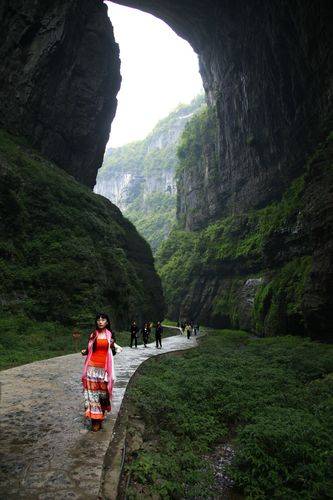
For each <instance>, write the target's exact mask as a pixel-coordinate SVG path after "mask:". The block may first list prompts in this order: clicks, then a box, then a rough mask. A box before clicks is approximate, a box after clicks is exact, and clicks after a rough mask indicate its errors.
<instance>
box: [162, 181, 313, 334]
mask: <svg viewBox="0 0 333 500" xmlns="http://www.w3.org/2000/svg"><path fill="white" fill-rule="evenodd" d="M303 184H304V179H303V177H300V178H298V179H296V180H295V181H294V183H293V184H292V185H291V186H290V188H289V189H288V190H287V192H286V194H285V195H284V197H283V198H282V200H281V201H280V202H274V203H272V204H271V205H269V206H267V207H265V208H263V209H260V210H255V211H251V212H249V213H248V214H246V215H245V214H242V215H234V216H229V217H226V218H224V219H221V220H219V221H217V222H214V223H212V224H210V225H208V227H207V228H205V229H203V230H201V231H195V232H194V231H184V230H180V229H175V230H173V231H172V232H171V234H170V236H169V238H168V240H167V241H165V242H164V243H163V244H162V246H161V248H160V249H159V251H158V253H157V256H156V264H157V268H158V270H159V273H160V276H161V278H162V283H163V287H164V293H165V297H166V302H167V304H181V303H182V301H183V300H184V299H185V297H186V295H187V293H188V291H189V290H191V289H192V288H194V287H195V285H196V280H197V279H198V277H199V278H200V276H204V275H205V274H212V273H213V274H216V275H217V274H218V273H220V274H221V275H224V276H225V277H226V278H228V277H230V276H233V282H231V284H230V286H229V287H228V290H226V293H225V295H224V296H216V297H215V298H214V301H213V302H212V316H214V315H215V316H217V317H218V316H221V315H228V316H229V317H230V320H231V321H230V322H231V323H232V324H233V325H234V326H237V323H238V315H237V307H238V304H237V302H238V300H237V290H238V287H239V284H240V283H241V282H244V279H245V278H246V277H247V276H251V277H255V276H257V275H258V273H259V272H264V271H266V270H267V269H269V267H270V265H271V264H272V263H273V262H270V261H269V260H270V258H269V251H270V250H269V244H270V241H271V238H272V235H274V234H279V232H280V231H284V229H285V228H286V227H288V226H289V225H290V224H292V223H295V221H296V220H297V217H298V214H299V209H300V206H301V203H302V191H303ZM303 263H306V265H303ZM278 264H279V263H277V265H278ZM298 264H299V265H298ZM310 267H311V258H310V257H309V256H304V257H301V258H300V260H297V259H296V260H295V261H294V263H290V264H288V265H287V267H286V269H284V268H282V269H281V270H278V271H277V275H276V278H275V280H273V281H272V282H271V283H270V284H269V285H268V284H267V285H265V286H264V288H265V290H266V292H265V297H266V299H264V298H263V292H262V291H260V294H259V297H261V301H262V300H266V302H267V297H268V296H269V294H270V296H271V299H270V300H272V306H271V307H272V311H273V309H275V310H276V307H277V305H276V301H277V302H279V300H280V299H282V295H283V294H285V295H286V297H285V298H286V300H287V302H286V304H284V305H285V306H286V314H294V313H295V312H296V309H298V312H300V304H301V297H302V293H301V291H302V290H303V288H304V286H305V284H306V278H307V276H308V274H309V270H310ZM291 269H293V271H291ZM280 275H281V276H280ZM296 278H297V279H296ZM278 283H283V285H281V286H279V287H278V285H277V284H278ZM235 285H236V286H235ZM198 286H199V285H198ZM278 288H279V292H278V291H277V289H278ZM275 289H276V299H274V300H273V296H274V297H275ZM261 301H260V299H259V298H258V300H257V304H258V306H257V308H256V313H255V314H256V320H257V331H258V332H262V331H263V323H262V322H263V321H264V316H263V314H264V312H263V306H262V304H261V305H259V302H261ZM266 307H267V305H266ZM259 309H260V311H261V312H258V311H259ZM265 313H266V314H267V311H265ZM259 318H261V319H260V320H259ZM272 320H273V313H272V312H271V320H270V321H269V323H270V324H272ZM278 326H279V322H278V321H277V322H276V325H275V328H273V327H269V326H268V325H267V328H266V333H274V332H275V333H276V327H278ZM285 333H288V331H287V332H285ZM289 333H292V332H291V331H290V332H289ZM295 333H296V332H295Z"/></svg>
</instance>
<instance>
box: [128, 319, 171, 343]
mask: <svg viewBox="0 0 333 500" xmlns="http://www.w3.org/2000/svg"><path fill="white" fill-rule="evenodd" d="M153 326H154V324H153V323H152V322H150V321H146V322H145V323H144V324H143V325H142V327H141V329H140V328H139V327H138V325H137V323H136V321H135V320H133V321H132V323H131V328H130V333H131V342H130V347H133V343H134V346H135V347H136V348H137V347H138V338H139V336H140V335H141V336H142V341H143V345H144V347H148V342H149V337H150V334H151V331H152V328H153ZM162 333H163V326H162V324H161V322H160V321H158V322H157V323H156V327H155V342H156V348H157V349H161V348H162Z"/></svg>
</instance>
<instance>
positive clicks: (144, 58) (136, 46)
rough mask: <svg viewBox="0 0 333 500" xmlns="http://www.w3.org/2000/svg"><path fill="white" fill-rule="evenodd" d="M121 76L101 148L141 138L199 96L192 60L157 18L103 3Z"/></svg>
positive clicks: (198, 79)
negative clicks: (117, 51)
mask: <svg viewBox="0 0 333 500" xmlns="http://www.w3.org/2000/svg"><path fill="white" fill-rule="evenodd" d="M107 6H108V14H109V17H110V19H111V22H112V25H113V28H114V33H115V39H116V42H117V43H118V44H119V47H120V59H121V68H120V72H121V75H122V83H121V89H120V91H119V93H118V108H117V113H116V117H115V119H114V120H113V122H112V126H111V135H110V139H109V142H108V144H107V147H118V146H122V145H123V144H127V143H129V142H132V141H136V140H139V139H144V137H146V135H147V134H148V133H149V132H150V131H151V130H152V129H153V127H154V126H155V125H156V123H157V122H158V120H160V119H161V118H164V117H165V116H167V115H168V113H170V111H172V110H173V109H174V108H175V107H176V106H177V105H178V104H179V103H189V102H190V101H191V100H192V99H193V97H195V96H196V95H198V94H199V93H201V92H203V88H202V81H201V77H200V74H199V66H198V57H197V55H196V54H195V52H194V51H193V49H192V47H191V46H190V45H189V43H188V42H186V41H185V40H183V39H182V38H180V37H179V36H178V35H176V33H175V32H174V31H173V30H172V29H171V28H170V27H169V26H168V25H167V24H166V23H164V22H163V21H161V20H160V19H158V18H156V17H154V16H152V15H150V14H147V13H145V12H142V11H139V10H136V9H132V8H129V7H123V6H121V5H117V4H115V3H112V2H107Z"/></svg>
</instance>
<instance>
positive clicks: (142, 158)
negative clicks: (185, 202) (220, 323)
mask: <svg viewBox="0 0 333 500" xmlns="http://www.w3.org/2000/svg"><path fill="white" fill-rule="evenodd" d="M204 107H206V104H205V100H204V96H203V95H201V96H198V97H197V98H195V99H193V101H192V102H191V103H190V104H180V105H179V106H178V107H177V108H176V109H175V110H173V111H172V112H171V113H170V114H169V115H168V116H166V117H165V118H163V119H162V120H160V121H159V122H158V123H157V125H156V126H155V127H154V129H153V130H152V132H151V133H150V134H149V135H148V136H147V137H146V138H145V139H143V140H142V141H137V142H133V143H130V144H126V145H124V146H122V147H119V148H110V149H108V150H107V152H106V154H105V157H104V162H103V166H102V168H101V169H100V170H99V172H98V176H97V180H96V186H95V188H94V191H95V192H96V193H99V194H101V195H103V196H105V197H106V198H108V199H109V200H110V201H112V202H113V203H115V204H116V205H117V206H118V207H119V208H120V209H121V210H122V212H123V214H124V215H125V217H128V218H129V219H130V220H131V221H132V222H133V223H134V224H135V226H136V228H137V229H138V231H139V232H140V233H141V234H142V235H143V236H144V237H145V238H146V240H147V241H148V243H149V244H150V245H151V248H152V250H153V252H154V253H155V252H156V250H157V249H158V247H159V246H160V245H161V243H162V242H163V241H164V240H165V239H166V238H167V236H168V234H169V233H170V229H171V226H172V225H173V224H174V223H175V218H176V217H175V215H176V178H175V175H176V169H177V164H178V159H177V154H176V151H177V145H178V142H179V139H180V136H181V134H182V132H183V130H184V127H185V126H186V124H187V123H188V121H189V120H190V118H191V117H192V116H193V115H194V114H195V113H197V112H198V111H199V110H201V109H203V108H204Z"/></svg>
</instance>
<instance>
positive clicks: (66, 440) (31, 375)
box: [0, 335, 196, 500]
mask: <svg viewBox="0 0 333 500" xmlns="http://www.w3.org/2000/svg"><path fill="white" fill-rule="evenodd" d="M162 342H163V349H161V350H159V349H156V348H155V343H151V344H149V347H148V348H146V349H145V348H144V347H141V346H140V347H138V348H137V349H135V348H133V349H131V348H129V347H125V348H124V350H123V352H122V353H120V354H117V356H116V357H115V366H116V375H117V381H116V385H115V388H114V392H113V398H112V412H111V414H109V415H108V417H107V419H106V421H105V423H104V425H103V429H102V430H101V431H100V432H98V433H93V432H91V431H90V430H89V428H88V427H87V424H86V423H85V420H84V418H83V397H82V391H81V371H82V366H83V358H82V356H81V354H70V355H67V356H60V357H57V358H52V359H48V360H44V361H37V362H34V363H30V364H29V365H24V366H18V367H16V368H11V369H9V370H4V371H1V372H0V388H1V407H0V425H1V452H0V464H1V465H0V485H1V488H0V498H3V499H12V498H13V499H14V498H15V499H17V498H24V499H29V498H33V499H40V500H42V499H45V500H46V499H52V500H54V499H57V500H58V499H61V500H62V499H67V498H71V499H85V500H89V499H96V498H97V496H98V491H99V487H100V481H101V475H102V472H103V460H104V455H105V452H106V451H107V448H108V445H109V442H110V440H111V438H112V435H113V428H114V424H115V421H116V418H117V415H118V412H119V408H120V406H121V403H122V400H123V396H124V394H125V390H126V386H127V384H128V382H129V380H130V378H131V376H132V375H133V373H134V372H135V371H136V369H137V368H138V367H139V366H140V365H141V363H142V362H143V361H145V360H146V359H148V358H150V357H152V356H156V355H158V354H163V353H165V352H170V351H178V350H183V349H188V348H191V347H195V345H196V338H193V337H192V338H191V339H190V340H187V338H186V337H185V336H184V335H177V336H174V337H168V338H164V339H163V340H162Z"/></svg>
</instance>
